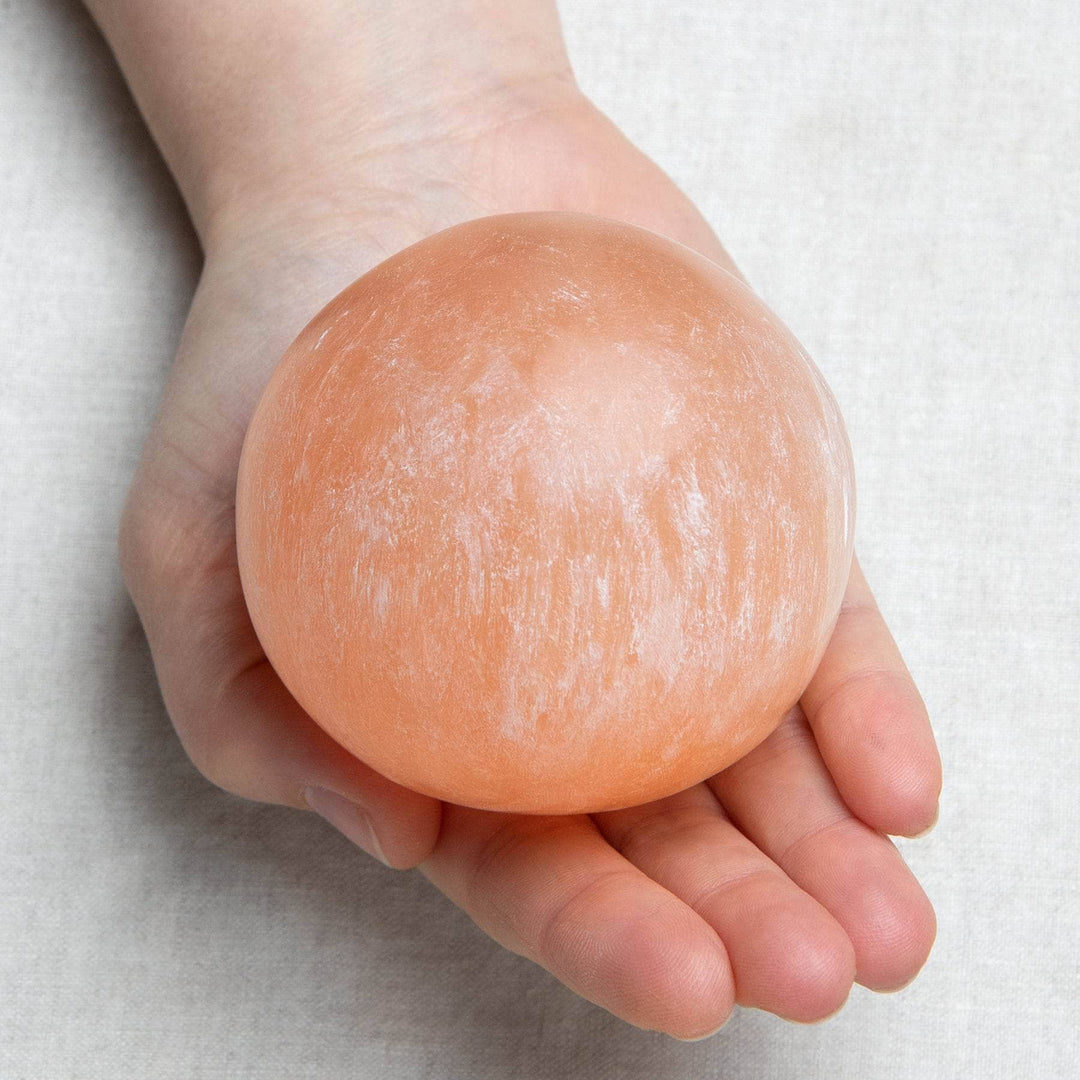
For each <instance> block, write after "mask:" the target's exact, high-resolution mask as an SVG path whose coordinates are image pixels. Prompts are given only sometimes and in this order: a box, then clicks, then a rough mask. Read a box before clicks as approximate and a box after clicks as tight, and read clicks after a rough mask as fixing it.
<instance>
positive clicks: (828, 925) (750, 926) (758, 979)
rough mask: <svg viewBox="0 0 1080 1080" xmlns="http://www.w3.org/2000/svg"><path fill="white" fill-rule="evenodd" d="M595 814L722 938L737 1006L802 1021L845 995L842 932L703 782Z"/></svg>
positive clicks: (826, 1011) (846, 952)
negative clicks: (738, 826) (748, 835)
mask: <svg viewBox="0 0 1080 1080" xmlns="http://www.w3.org/2000/svg"><path fill="white" fill-rule="evenodd" d="M593 819H594V821H596V824H597V827H598V828H599V829H600V832H601V833H602V834H603V835H604V836H605V837H606V838H607V840H608V841H609V842H610V843H611V844H612V846H613V847H614V848H615V849H616V850H617V851H619V852H620V853H621V854H622V855H623V856H625V857H626V858H627V859H629V860H630V862H632V863H633V864H634V865H635V866H637V867H638V868H639V869H640V870H642V871H643V872H644V873H646V874H648V876H649V877H650V878H653V879H654V880H655V881H657V882H659V883H660V884H661V885H663V886H664V887H665V888H666V889H668V890H669V891H670V892H672V893H674V894H675V895H676V896H678V897H679V898H680V899H681V900H683V901H685V903H686V904H688V905H689V906H690V907H692V908H693V909H694V910H695V911H696V912H697V913H698V914H699V915H700V916H701V917H702V918H703V919H704V920H705V921H706V922H707V923H708V924H709V925H710V926H711V927H712V928H713V929H714V930H715V931H716V932H717V934H719V936H720V939H721V940H722V941H723V943H724V947H725V948H726V949H727V954H728V957H729V958H730V960H731V967H732V971H733V972H734V977H735V1000H736V1002H737V1003H738V1004H740V1005H744V1006H749V1007H752V1008H757V1009H765V1010H767V1011H769V1012H772V1013H776V1014H777V1015H778V1016H782V1017H784V1018H785V1019H788V1020H797V1021H801V1022H804V1023H805V1022H811V1021H817V1020H822V1019H824V1018H825V1017H827V1016H829V1015H831V1014H832V1013H834V1012H836V1011H837V1010H838V1009H839V1008H841V1006H842V1005H843V1004H844V1002H845V1001H846V1000H847V997H848V994H849V993H850V991H851V984H852V981H853V980H854V978H855V954H854V950H853V949H852V945H851V942H850V941H849V940H848V936H847V934H846V933H845V932H844V930H843V928H842V927H841V926H840V925H839V924H838V923H837V921H836V920H835V919H834V918H833V917H832V916H831V915H830V914H829V913H828V911H826V910H825V908H823V907H822V906H821V904H819V903H818V902H817V901H816V900H814V899H813V898H812V897H810V896H808V895H807V894H806V893H805V892H803V890H802V889H800V888H799V887H798V886H797V885H795V884H794V882H792V880H791V879H790V878H789V877H788V876H787V875H786V874H785V873H784V872H783V871H782V870H781V869H780V868H779V867H778V866H777V865H776V863H774V862H773V861H772V860H771V859H769V858H768V857H767V856H765V855H764V854H762V852H761V851H760V850H759V849H758V848H756V847H755V846H754V845H753V844H752V843H751V842H750V841H749V840H748V839H747V838H746V837H745V836H744V835H743V834H742V833H740V832H739V830H738V829H736V828H735V826H734V825H733V824H732V823H731V821H730V820H729V819H728V817H727V815H726V814H725V813H724V810H723V808H722V807H721V806H720V804H719V803H718V802H717V800H716V796H715V795H714V794H713V793H712V791H710V790H709V788H708V787H706V786H705V785H704V784H698V785H696V786H695V787H692V788H690V789H689V790H687V791H684V792H681V793H679V794H678V795H673V796H671V797H670V798H667V799H661V800H659V801H657V802H653V803H649V804H647V805H646V806H637V807H633V808H631V809H628V810H614V811H608V812H605V813H603V814H594V815H593Z"/></svg>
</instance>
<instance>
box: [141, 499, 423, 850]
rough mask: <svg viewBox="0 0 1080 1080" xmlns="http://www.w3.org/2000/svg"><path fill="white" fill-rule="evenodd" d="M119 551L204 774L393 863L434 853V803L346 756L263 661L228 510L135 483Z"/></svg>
mask: <svg viewBox="0 0 1080 1080" xmlns="http://www.w3.org/2000/svg"><path fill="white" fill-rule="evenodd" d="M120 553H121V564H122V567H123V570H124V577H125V581H126V582H127V585H128V589H129V591H130V592H131V595H132V599H133V600H134V601H135V606H136V609H137V610H138V612H139V616H140V618H141V620H142V623H143V627H144V629H145V631H146V636H147V640H148V641H149V643H150V649H151V652H152V654H153V658H154V667H155V669H156V671H157V676H158V682H159V684H160V687H161V692H162V697H163V699H164V702H165V707H166V709H167V711H168V713H169V716H170V718H171V719H172V722H173V724H174V726H175V728H176V731H177V734H178V735H179V737H180V741H181V742H182V743H183V746H184V749H185V750H186V751H187V753H188V755H189V756H190V757H191V759H192V761H193V762H194V764H195V766H196V767H197V768H198V769H199V771H200V772H202V774H203V775H204V776H206V777H207V778H208V779H209V780H210V781H211V782H213V783H214V784H216V785H217V786H218V787H221V788H224V789H225V790H226V791H229V792H232V793H233V794H235V795H239V796H242V797H244V798H248V799H255V800H257V801H259V802H269V803H280V804H283V805H287V806H295V807H299V808H302V809H309V808H310V809H315V810H317V811H318V812H319V813H321V814H322V815H323V816H324V817H326V818H328V820H330V821H331V822H332V824H334V825H335V826H336V827H338V828H339V829H340V830H341V831H342V832H344V833H345V834H346V836H348V837H349V838H350V839H351V840H352V841H353V842H354V843H356V844H357V845H358V846H360V847H362V848H363V849H364V850H365V851H367V852H368V853H369V854H372V855H374V856H376V857H377V858H380V859H382V860H383V861H384V862H386V863H387V864H388V865H390V866H393V867H396V868H405V867H409V866H414V865H416V864H417V863H418V862H420V861H421V860H422V859H424V858H425V857H426V856H427V855H428V854H429V853H430V851H431V850H432V848H433V847H434V844H435V840H436V837H437V836H438V830H439V820H440V815H441V804H440V803H439V802H438V800H435V799H431V798H429V797H428V796H426V795H421V794H419V793H417V792H414V791H410V790H409V789H407V788H404V787H401V786H400V785H398V784H395V783H393V782H392V781H390V780H388V779H386V778H385V777H383V776H381V775H380V774H378V773H376V772H375V771H374V770H373V769H371V768H369V767H368V766H367V765H365V764H364V763H363V762H361V761H359V760H357V759H356V758H355V757H353V756H352V755H351V754H349V753H348V752H347V751H346V750H345V749H344V748H343V747H341V746H340V745H339V744H338V743H336V742H335V741H334V740H333V739H331V738H330V737H329V736H328V735H327V734H326V733H325V732H324V731H323V730H322V729H321V728H320V727H319V726H318V725H317V724H316V723H315V722H314V721H313V720H312V719H311V718H310V717H309V716H308V715H307V714H306V713H305V712H304V710H303V709H301V708H300V706H299V705H298V704H297V702H296V701H295V700H294V699H293V697H292V695H291V694H289V692H288V690H287V689H286V688H285V686H284V684H283V683H282V682H281V680H280V679H279V678H278V676H277V674H276V673H275V672H274V670H273V668H272V667H271V666H270V664H269V662H268V661H267V660H266V657H265V655H264V654H263V652H262V649H261V647H260V645H259V642H258V638H257V637H256V635H255V631H254V628H253V627H252V625H251V620H250V618H249V617H248V614H247V607H246V605H245V603H244V597H243V590H242V588H241V585H240V577H239V572H238V570H237V568H236V548H235V541H234V538H233V531H232V519H231V508H228V507H226V508H224V509H220V508H215V506H214V505H213V504H212V503H211V502H207V503H200V502H199V501H198V500H179V499H176V498H174V497H168V496H166V495H164V494H162V493H151V492H150V491H148V490H147V489H146V488H145V487H144V488H142V489H138V488H135V489H133V493H132V497H131V498H129V502H128V504H127V507H126V509H125V514H124V521H123V525H122V528H121V532H120ZM305 792H307V796H306V797H305Z"/></svg>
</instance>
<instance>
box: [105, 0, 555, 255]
mask: <svg viewBox="0 0 1080 1080" xmlns="http://www.w3.org/2000/svg"><path fill="white" fill-rule="evenodd" d="M86 5H87V7H88V8H89V9H90V11H91V14H92V15H93V17H94V19H95V21H96V22H97V23H98V25H99V26H100V28H101V30H102V32H103V33H104V35H105V37H106V39H107V40H108V42H109V45H110V46H111V48H112V50H113V52H114V53H115V55H116V57H117V60H118V62H119V64H120V66H121V69H122V70H123V72H124V75H125V77H126V79H127V81H128V84H129V86H130V87H131V90H132V93H133V94H134V96H135V100H136V101H137V103H138V105H139V108H140V109H141V111H142V113H143V116H144V117H145V119H146V121H147V124H148V125H149V127H150V130H151V132H152V133H153V135H154V138H155V139H156V141H157V143H158V145H159V147H160V148H161V151H162V153H163V154H164V156H165V159H166V161H167V162H168V165H169V167H170V169H171V170H172V172H173V175H174V176H175V177H176V180H177V183H178V184H179V186H180V189H181V192H182V193H183V196H184V198H185V200H186V202H187V205H188V209H189V211H190V213H191V215H192V218H193V220H194V222H195V226H196V229H197V230H198V231H199V234H200V236H201V237H202V238H203V241H204V244H205V242H206V239H207V236H208V234H209V233H211V232H212V230H213V227H214V223H215V222H216V221H217V220H218V219H220V218H221V217H222V216H224V215H227V214H228V213H229V211H230V208H231V207H232V206H233V205H234V204H236V203H237V202H240V201H244V202H251V201H252V200H259V199H274V198H278V197H282V193H285V192H300V191H303V190H304V189H305V187H306V186H307V185H308V184H310V183H312V178H313V177H327V176H333V175H336V176H339V177H348V176H349V175H350V173H354V171H355V170H357V169H359V168H362V165H363V161H362V158H363V157H364V155H365V153H368V152H377V150H378V147H379V146H380V145H382V144H385V143H386V142H388V141H389V142H392V141H394V140H395V139H407V138H408V136H409V131H410V129H411V128H415V129H416V130H430V128H431V123H430V117H431V114H432V112H433V111H441V110H445V109H446V108H447V106H448V105H450V104H453V105H454V106H455V109H454V115H455V116H462V115H466V116H467V114H468V103H469V102H470V101H472V100H476V101H480V100H481V99H482V98H483V97H484V96H485V95H489V94H492V93H498V94H507V93H509V94H518V95H521V96H522V98H523V99H524V100H527V99H528V97H529V95H530V94H531V93H533V92H534V91H536V89H537V88H538V87H540V86H542V85H543V84H544V83H546V82H550V81H551V80H553V79H554V80H565V81H566V82H568V83H569V82H571V81H572V78H571V76H570V72H569V65H568V63H567V60H566V54H565V51H564V48H563V42H562V37H561V33H560V29H559V22H558V15H557V12H556V8H555V3H554V0H515V2H514V3H512V4H505V3H499V2H497V0H426V2H425V0H400V2H398V0H394V2H387V0H258V2H251V0H236V2H222V0H86Z"/></svg>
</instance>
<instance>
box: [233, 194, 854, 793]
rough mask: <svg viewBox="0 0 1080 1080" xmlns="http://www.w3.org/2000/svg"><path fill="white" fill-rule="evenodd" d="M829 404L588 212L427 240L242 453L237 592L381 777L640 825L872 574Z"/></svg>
mask: <svg viewBox="0 0 1080 1080" xmlns="http://www.w3.org/2000/svg"><path fill="white" fill-rule="evenodd" d="M853 524H854V478H853V467H852V459H851V450H850V447H849V445H848V441H847V436H846V434H845V432H844V427H843V423H842V421H841V418H840V414H839V412H838V410H837V407H836V403H835V401H834V399H833V397H832V395H831V394H830V392H829V390H828V388H827V387H826V385H825V382H824V380H823V379H822V377H821V375H820V373H819V372H818V370H817V368H816V367H815V366H814V364H813V363H812V362H811V360H810V359H809V357H808V356H807V355H806V353H805V352H804V351H803V349H802V348H801V346H800V345H799V343H798V342H797V341H796V340H795V338H794V337H793V336H792V335H791V333H790V332H789V331H788V330H787V329H786V328H785V327H784V326H783V324H782V323H781V322H780V321H779V320H778V319H777V317H776V316H775V315H773V314H772V313H771V312H770V311H769V309H768V308H767V307H766V306H765V305H764V304H763V303H762V302H761V301H760V300H759V299H758V298H757V297H756V296H755V295H754V294H753V293H752V292H751V291H750V289H748V288H747V287H746V286H745V285H744V284H742V282H740V281H739V280H738V279H736V278H735V277H734V276H733V275H732V274H730V273H729V272H728V271H726V270H724V269H722V268H721V267H719V266H717V265H716V264H714V263H713V262H711V261H710V260H708V259H706V258H704V257H703V256H701V255H698V254H696V253H695V252H693V251H691V250H690V249H689V248H687V247H684V246H683V245H681V244H678V243H676V242H674V241H672V240H668V239H666V238H665V237H662V236H659V235H657V234H655V233H652V232H649V231H647V230H645V229H641V228H637V227H635V226H631V225H626V224H622V223H620V222H615V221H610V220H607V219H604V218H598V217H593V216H590V215H584V214H568V213H521V214H505V215H499V216H496V217H488V218H481V219H478V220H476V221H470V222H466V223H465V224H462V225H457V226H455V227H453V228H450V229H446V230H445V231H443V232H440V233H438V234H436V235H434V236H431V237H428V238H427V239H426V240H422V241H421V242H420V243H417V244H414V245H413V246H411V247H409V248H406V249H405V250H403V251H401V252H399V253H398V254H396V255H394V256H393V257H391V258H389V259H387V260H386V261H385V262H383V263H381V264H380V265H378V266H376V267H375V268H374V269H373V270H371V271H370V272H369V273H367V274H365V275H364V276H363V277H361V278H359V279H358V280H357V281H355V282H354V283H353V284H352V285H350V286H349V287H348V288H347V289H345V290H344V292H342V293H340V294H339V295H338V296H337V297H335V299H333V300H332V301H331V302H330V303H329V304H327V305H326V307H324V308H323V309H322V311H320V312H319V313H318V314H317V315H316V316H315V318H314V319H312V321H311V322H310V323H309V324H308V325H307V327H306V328H305V329H304V330H303V331H302V332H301V333H300V335H299V336H298V337H297V339H296V340H295V341H294V342H293V344H292V345H291V346H290V348H289V349H288V351H287V352H286V353H285V356H284V357H283V359H282V361H281V363H280V365H279V367H278V368H277V370H276V371H275V372H274V375H273V378H272V379H271V381H270V384H269V385H268V386H267V388H266V391H265V393H264V394H263V396H262V399H261V401H260V402H259V405H258V408H257V410H256V412H255V415H254V418H253V419H252V422H251V426H250V428H249V430H248V433H247V437H246V440H245V443H244V450H243V456H242V460H241V463H240V473H239V478H238V487H237V496H236V525H237V547H238V554H239V561H240V574H241V579H242V581H243V587H244V595H245V597H246V600H247V605H248V609H249V611H250V613H251V618H252V620H253V622H254V625H255V629H256V631H257V633H258V635H259V639H260V641H261V642H262V645H263V647H264V648H265V650H266V654H267V656H268V657H269V659H270V661H271V663H272V664H273V666H274V668H275V669H276V670H277V672H278V674H279V675H280V676H281V678H282V680H283V681H284V682H285V685H286V686H287V687H288V688H289V690H290V691H291V692H292V693H293V695H294V696H295V697H296V699H297V700H298V701H299V702H300V704H301V705H302V706H303V707H304V708H305V709H306V710H307V712H308V713H309V714H310V715H311V716H312V717H313V718H314V719H315V720H316V721H317V722H318V723H319V724H320V725H321V726H322V727H323V728H324V729H325V730H326V731H327V732H329V734H330V735H331V736H333V738H334V739H336V740H337V741H338V742H340V743H341V744H342V745H343V746H344V747H346V748H347V749H348V750H349V751H351V752H352V753H353V754H355V755H356V756H357V757H359V758H361V759H362V760H363V761H365V762H367V763H368V764H369V765H371V766H372V767H373V768H374V769H376V770H378V771H379V772H380V773H382V774H384V775H385V776H388V777H390V778H391V779H392V780H395V781H397V782H398V783H400V784H404V785H406V786H407V787H410V788H413V789H415V790H417V791H421V792H425V793H427V794H429V795H434V796H437V797H439V798H442V799H447V800H450V801H452V802H456V803H462V804H465V805H468V806H474V807H481V808H486V809H493V810H509V811H518V812H524V813H578V812H592V811H599V810H606V809H614V808H617V807H624V806H631V805H636V804H638V803H642V802H646V801H649V800H651V799H657V798H660V797H662V796H664V795H668V794H671V793H673V792H676V791H680V790H682V789H683V788H686V787H689V786H690V785H692V784H694V783H696V782H698V781H700V780H702V779H704V778H705V777H707V776H710V775H712V774H713V773H715V772H717V771H719V770H720V769H722V768H724V767H725V766H726V765H728V764H730V763H731V762H732V761H734V760H735V759H736V758H738V757H741V756H742V755H743V754H745V753H746V752H747V751H748V750H750V749H751V748H752V747H753V746H754V745H756V744H757V743H758V742H760V741H761V740H762V739H763V738H764V737H765V736H766V735H767V734H768V733H769V732H770V731H771V730H773V728H775V727H776V725H777V724H778V723H779V721H780V719H781V718H782V717H783V715H784V713H785V712H786V711H787V710H788V709H789V708H790V707H791V706H792V705H793V704H794V703H795V702H796V701H797V700H798V698H799V696H800V694H801V693H802V691H803V690H804V689H805V687H806V684H807V682H808V681H809V679H810V677H811V675H812V674H813V672H814V670H815V668H816V667H817V665H818V663H819V661H820V659H821V656H822V653H823V652H824V649H825V645H826V642H827V640H828V638H829V636H830V634H831V632H832V628H833V626H834V624H835V621H836V616H837V613H838V611H839V607H840V601H841V597H842V595H843V592H844V586H845V584H846V581H847V576H848V571H849V568H850V564H851V557H852V544H853V536H852V533H853Z"/></svg>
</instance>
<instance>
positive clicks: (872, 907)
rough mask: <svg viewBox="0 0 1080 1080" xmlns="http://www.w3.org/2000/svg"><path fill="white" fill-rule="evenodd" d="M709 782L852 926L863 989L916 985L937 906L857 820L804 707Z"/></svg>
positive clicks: (885, 843) (777, 858) (748, 830)
mask: <svg viewBox="0 0 1080 1080" xmlns="http://www.w3.org/2000/svg"><path fill="white" fill-rule="evenodd" d="M708 784H709V786H710V787H711V788H712V789H713V791H714V792H715V793H716V796H717V798H719V800H720V802H721V804H722V805H723V806H724V808H725V809H726V810H727V812H728V813H729V814H730V815H731V819H732V821H733V822H734V823H735V824H736V825H737V826H738V827H739V829H740V830H741V831H742V832H743V833H744V834H745V835H746V836H747V837H749V839H750V840H752V841H753V842H754V843H755V844H756V845H757V846H758V847H759V848H760V849H761V850H762V851H763V852H764V853H765V854H766V855H768V856H769V858H771V859H772V860H773V861H774V862H775V863H777V865H779V866H780V868H781V869H782V870H783V871H784V872H785V873H786V874H787V875H788V877H789V878H791V880H792V881H794V882H795V884H797V885H798V886H799V887H800V888H802V889H803V890H804V891H805V892H807V893H809V894H810V895H811V896H812V897H814V898H815V899H816V900H817V901H818V902H819V903H820V904H822V906H824V907H825V908H826V909H827V910H828V911H829V912H830V913H831V914H832V916H833V917H834V918H835V919H836V921H837V922H838V923H839V924H840V925H841V926H842V927H843V928H844V930H845V931H846V933H847V935H848V937H849V938H850V939H851V944H852V945H853V946H854V949H855V966H856V979H857V981H858V982H860V983H862V985H864V986H867V987H869V988H870V989H872V990H894V989H898V988H899V987H900V986H903V985H905V984H906V983H908V982H910V981H911V980H912V979H913V978H914V977H915V975H916V974H917V973H918V971H919V969H920V968H921V967H922V965H923V964H924V963H925V961H926V957H927V956H928V955H929V952H930V948H931V946H932V945H933V941H934V934H935V930H936V923H935V919H934V911H933V908H932V907H931V906H930V902H929V901H928V900H927V898H926V896H925V894H924V893H923V891H922V889H921V888H920V887H919V883H918V882H917V881H916V880H915V878H914V877H913V876H912V874H911V872H910V871H909V870H908V868H907V865H906V864H905V863H904V860H903V859H902V858H901V857H900V853H899V852H898V851H897V850H896V848H895V847H894V846H893V844H892V843H891V842H890V841H889V839H888V838H887V837H885V836H882V835H881V833H879V832H875V831H874V830H873V829H871V828H870V827H869V826H867V825H866V824H865V823H863V822H862V821H860V820H859V819H857V818H855V817H853V816H852V814H851V812H850V811H849V810H848V808H847V806H846V805H845V804H844V801H843V800H842V799H841V798H840V795H839V793H838V792H837V790H836V787H835V786H834V784H833V782H832V779H831V777H830V776H829V773H828V770H827V769H826V768H825V765H824V762H823V761H822V760H821V755H820V754H819V753H818V750H817V744H816V743H815V741H814V737H813V735H812V733H811V731H810V728H809V726H808V725H807V723H806V719H805V718H804V717H803V715H802V711H801V710H800V709H799V708H798V707H796V708H795V709H793V710H792V711H791V712H790V713H789V714H788V716H787V717H786V718H785V720H784V722H783V723H782V724H781V725H780V727H779V728H777V730H776V731H774V732H773V733H772V735H770V736H769V737H768V738H767V739H766V740H765V741H764V742H763V743H761V745H760V746H758V747H756V748H755V749H754V750H752V751H751V752H750V753H749V754H748V755H747V756H746V757H745V758H742V759H741V760H740V761H737V762H736V763H735V764H734V765H732V766H730V767H729V768H727V769H726V770H724V772H722V773H719V774H718V775H717V776H714V777H712V778H711V779H710V780H709V781H708Z"/></svg>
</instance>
